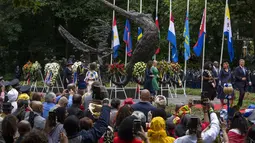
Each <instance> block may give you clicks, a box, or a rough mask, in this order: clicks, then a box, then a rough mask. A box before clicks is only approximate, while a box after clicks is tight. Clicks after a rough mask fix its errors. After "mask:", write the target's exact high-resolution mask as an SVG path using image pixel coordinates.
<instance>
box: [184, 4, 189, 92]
mask: <svg viewBox="0 0 255 143" xmlns="http://www.w3.org/2000/svg"><path fill="white" fill-rule="evenodd" d="M187 13H189V0H187ZM186 74H187V60H186V59H185V58H184V78H186ZM184 91H185V93H184V94H185V95H186V79H185V80H184Z"/></svg>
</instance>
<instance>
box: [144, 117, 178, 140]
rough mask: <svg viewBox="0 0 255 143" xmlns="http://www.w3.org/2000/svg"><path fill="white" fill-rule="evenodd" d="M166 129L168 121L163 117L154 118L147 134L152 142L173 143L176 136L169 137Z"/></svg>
mask: <svg viewBox="0 0 255 143" xmlns="http://www.w3.org/2000/svg"><path fill="white" fill-rule="evenodd" d="M165 129H166V123H165V120H164V119H163V118H162V117H155V118H153V119H152V121H151V126H150V129H149V130H148V134H147V136H148V137H149V141H150V143H173V142H174V138H171V137H168V136H167V134H166V130H165Z"/></svg>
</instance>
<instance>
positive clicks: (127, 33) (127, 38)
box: [123, 19, 132, 57]
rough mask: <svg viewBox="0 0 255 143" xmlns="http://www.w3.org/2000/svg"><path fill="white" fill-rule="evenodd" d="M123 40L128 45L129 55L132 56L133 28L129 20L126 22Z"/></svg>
mask: <svg viewBox="0 0 255 143" xmlns="http://www.w3.org/2000/svg"><path fill="white" fill-rule="evenodd" d="M123 40H124V42H125V43H126V51H127V55H128V56H129V57H130V56H132V38H131V27H130V23H129V20H128V19H127V20H126V24H125V30H124V36H123Z"/></svg>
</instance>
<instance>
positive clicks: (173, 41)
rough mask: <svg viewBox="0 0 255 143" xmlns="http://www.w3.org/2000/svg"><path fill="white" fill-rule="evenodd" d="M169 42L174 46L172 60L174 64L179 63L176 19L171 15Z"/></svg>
mask: <svg viewBox="0 0 255 143" xmlns="http://www.w3.org/2000/svg"><path fill="white" fill-rule="evenodd" d="M167 40H168V41H169V42H170V43H171V44H172V60H173V62H175V63H176V62H178V51H177V46H176V35H175V28H174V18H173V16H172V14H171V16H170V23H169V28H168V35H167Z"/></svg>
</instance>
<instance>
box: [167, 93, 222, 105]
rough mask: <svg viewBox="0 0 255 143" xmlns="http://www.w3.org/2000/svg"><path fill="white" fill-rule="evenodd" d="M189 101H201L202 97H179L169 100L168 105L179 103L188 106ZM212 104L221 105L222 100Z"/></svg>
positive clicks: (214, 101) (216, 100)
mask: <svg viewBox="0 0 255 143" xmlns="http://www.w3.org/2000/svg"><path fill="white" fill-rule="evenodd" d="M189 99H193V100H200V99H201V97H200V96H193V95H187V97H185V96H184V95H178V96H177V98H168V103H169V104H178V103H184V104H187V103H188V101H189ZM212 103H213V104H220V100H219V99H217V98H215V99H214V100H213V101H212Z"/></svg>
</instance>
